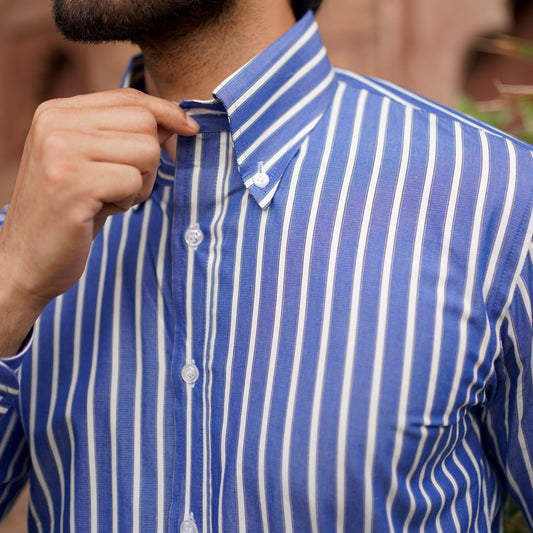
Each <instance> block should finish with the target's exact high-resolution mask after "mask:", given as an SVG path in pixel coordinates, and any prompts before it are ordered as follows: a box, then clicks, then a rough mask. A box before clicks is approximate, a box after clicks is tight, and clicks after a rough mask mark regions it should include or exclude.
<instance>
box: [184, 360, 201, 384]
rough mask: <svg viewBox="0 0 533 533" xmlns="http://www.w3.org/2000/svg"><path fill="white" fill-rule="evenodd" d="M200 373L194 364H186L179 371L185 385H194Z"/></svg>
mask: <svg viewBox="0 0 533 533" xmlns="http://www.w3.org/2000/svg"><path fill="white" fill-rule="evenodd" d="M199 376H200V372H199V371H198V368H197V366H196V365H195V364H194V363H187V364H186V365H185V366H184V367H183V368H182V369H181V377H182V378H183V381H185V383H189V384H192V383H196V380H197V379H198V378H199Z"/></svg>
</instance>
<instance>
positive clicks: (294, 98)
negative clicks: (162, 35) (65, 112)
mask: <svg viewBox="0 0 533 533" xmlns="http://www.w3.org/2000/svg"><path fill="white" fill-rule="evenodd" d="M123 86H133V87H136V88H138V89H140V90H143V89H144V76H143V72H142V56H137V57H136V58H134V60H133V61H132V63H131V65H130V68H129V69H128V71H127V73H126V76H125V78H124V81H123ZM334 92H335V84H334V71H333V69H332V67H331V64H330V62H329V59H328V57H327V54H326V50H325V48H324V45H323V43H322V40H321V38H320V35H319V33H318V27H317V24H316V21H315V19H314V17H313V14H312V13H311V12H308V13H307V14H306V15H305V16H304V17H303V18H302V19H300V20H299V21H298V22H297V23H296V25H295V26H293V27H292V28H291V29H290V30H289V31H288V32H287V33H286V34H284V35H283V36H282V37H281V38H280V39H278V40H277V41H276V42H275V43H273V44H272V45H271V46H269V47H268V48H267V49H266V50H264V51H263V52H261V53H260V54H259V55H258V56H256V57H255V58H254V59H252V60H251V61H250V62H248V63H247V64H246V65H244V66H243V67H242V68H240V69H239V70H238V71H237V72H235V73H234V74H233V75H231V76H230V77H229V78H227V79H226V80H225V81H224V82H222V83H221V84H220V85H219V86H218V87H217V88H216V89H215V90H214V92H213V97H214V101H213V102H211V103H206V102H202V103H200V102H198V103H197V105H203V106H207V107H209V106H214V107H218V106H220V104H222V107H223V109H224V110H225V111H226V113H227V116H228V120H229V126H230V132H231V136H232V140H233V145H234V154H235V158H236V161H237V164H238V166H239V171H240V175H241V177H242V180H243V182H244V185H245V187H246V188H247V189H248V190H249V192H250V193H251V195H252V196H253V197H254V198H255V200H256V201H257V203H258V204H259V205H260V206H261V207H262V208H266V207H268V205H270V202H271V201H272V198H273V197H274V194H275V192H276V190H277V188H278V185H279V183H280V180H281V177H282V175H283V172H284V170H285V168H286V167H287V165H288V163H289V162H290V160H291V159H292V158H293V157H294V155H295V154H296V153H297V151H298V149H299V147H300V145H301V144H302V142H303V141H304V139H305V138H306V137H307V135H308V134H309V133H310V132H311V130H312V129H313V128H314V127H315V125H316V124H317V123H318V121H319V120H320V118H321V117H322V115H323V114H324V112H325V111H326V109H327V108H328V106H329V104H330V102H331V100H332V98H333V93H334ZM181 105H182V107H184V109H186V110H187V109H188V108H191V102H182V103H181ZM169 171H170V168H169V162H168V161H165V159H164V158H163V159H162V168H161V169H160V173H161V172H163V173H164V174H167V175H168V174H169Z"/></svg>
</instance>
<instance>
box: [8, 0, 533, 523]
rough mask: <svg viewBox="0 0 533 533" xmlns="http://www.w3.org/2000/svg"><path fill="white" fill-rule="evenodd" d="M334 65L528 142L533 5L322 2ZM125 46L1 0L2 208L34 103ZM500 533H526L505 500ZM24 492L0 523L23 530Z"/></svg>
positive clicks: (102, 84)
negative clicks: (65, 28) (73, 32)
mask: <svg viewBox="0 0 533 533" xmlns="http://www.w3.org/2000/svg"><path fill="white" fill-rule="evenodd" d="M318 20H319V24H320V28H321V33H322V36H323V39H324V41H325V43H326V45H327V47H328V50H329V53H330V57H331V59H332V62H333V63H334V64H336V65H339V66H342V67H345V68H349V69H351V70H355V71H357V72H359V73H362V74H367V75H370V76H377V77H382V78H387V79H389V80H392V81H394V82H396V83H398V84H400V85H403V86H405V87H407V88H409V89H412V90H414V91H416V92H418V93H421V94H422V95H424V96H427V97H428V98H431V99H434V100H437V101H439V102H441V103H443V104H445V105H447V106H451V107H455V108H459V109H461V110H463V111H466V112H468V113H470V114H474V115H477V116H479V117H481V118H483V119H485V120H489V121H491V122H493V123H494V124H496V125H497V126H499V127H500V128H504V129H506V130H507V131H510V132H511V133H513V134H515V135H517V136H520V137H523V138H525V139H527V140H530V142H531V141H533V133H532V132H533V103H532V102H533V89H532V87H533V62H531V61H532V60H533V47H532V46H531V45H530V40H531V41H533V0H446V1H444V2H443V1H442V0H324V4H323V7H322V9H321V11H320V13H319V16H318ZM134 53H136V49H135V48H134V47H132V46H128V45H106V46H97V47H91V46H87V45H79V44H73V43H69V42H66V41H65V40H64V39H63V38H62V37H61V36H60V35H59V34H58V32H57V31H56V29H55V26H54V23H53V21H52V18H51V15H50V2H48V1H45V0H18V1H16V2H14V1H13V0H0V204H2V205H3V204H5V203H6V202H7V201H8V200H9V197H10V194H11V191H12V187H13V181H14V177H15V175H16V171H17V164H18V159H19V157H20V154H21V151H22V148H23V145H24V139H25V136H26V132H27V130H28V127H29V124H30V122H31V118H32V115H33V112H34V110H35V107H36V106H37V105H38V104H39V102H41V101H43V100H47V99H49V98H54V97H62V96H69V95H72V94H79V93H87V92H93V91H97V90H104V89H109V88H115V87H117V85H118V83H119V82H120V79H121V77H122V73H123V71H124V68H125V67H126V65H127V62H128V59H129V58H130V56H131V55H132V54H134ZM508 505H509V510H508V523H507V526H506V531H508V532H509V533H511V532H513V531H526V529H525V528H523V522H522V519H521V517H520V516H519V513H517V511H516V508H515V507H514V506H513V504H512V502H509V504H508ZM26 509H27V493H24V494H23V495H22V497H21V498H20V499H19V502H18V503H17V505H16V506H15V508H14V509H13V511H12V512H11V514H10V515H9V517H8V518H7V519H6V521H4V523H3V524H2V525H0V533H22V532H23V531H26Z"/></svg>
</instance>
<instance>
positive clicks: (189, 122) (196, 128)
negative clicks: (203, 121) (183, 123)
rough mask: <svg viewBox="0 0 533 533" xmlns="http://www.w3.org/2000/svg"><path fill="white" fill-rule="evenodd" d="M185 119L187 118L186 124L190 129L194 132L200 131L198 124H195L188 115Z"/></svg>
mask: <svg viewBox="0 0 533 533" xmlns="http://www.w3.org/2000/svg"><path fill="white" fill-rule="evenodd" d="M185 117H186V118H187V124H188V125H189V126H190V127H191V129H193V130H195V131H199V130H200V124H198V122H196V120H194V119H193V118H192V117H191V116H189V115H185Z"/></svg>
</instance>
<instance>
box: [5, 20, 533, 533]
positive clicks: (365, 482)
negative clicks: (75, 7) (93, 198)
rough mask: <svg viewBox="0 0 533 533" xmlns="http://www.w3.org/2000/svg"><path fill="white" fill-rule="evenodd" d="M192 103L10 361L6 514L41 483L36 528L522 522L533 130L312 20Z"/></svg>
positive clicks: (530, 482) (532, 475)
mask: <svg viewBox="0 0 533 533" xmlns="http://www.w3.org/2000/svg"><path fill="white" fill-rule="evenodd" d="M126 83H128V84H130V85H132V86H135V87H142V85H143V78H142V60H141V59H139V58H138V59H137V60H135V61H134V62H133V64H132V67H131V68H130V70H129V73H128V76H127V80H126ZM182 106H183V107H184V109H185V110H186V111H187V112H188V113H189V114H190V115H192V116H194V117H195V118H196V119H197V120H198V122H199V123H200V125H201V131H200V133H199V134H198V135H197V136H196V137H192V138H186V137H183V138H180V139H179V140H178V148H177V154H176V163H175V164H174V163H173V161H172V159H170V158H169V157H168V156H166V155H165V154H163V155H162V163H161V167H160V170H159V173H158V177H157V181H156V184H155V188H154V190H153V194H152V195H151V197H150V198H149V199H148V200H147V201H146V202H144V203H143V204H141V205H140V206H138V207H137V208H134V209H131V210H129V211H128V212H127V213H125V214H123V215H117V216H114V217H112V218H111V219H109V220H108V222H107V224H106V226H105V227H104V229H103V231H102V232H101V233H100V235H99V236H98V237H97V239H96V240H95V242H94V245H93V248H92V251H91V254H90V257H89V261H88V265H87V269H86V271H85V273H84V275H83V277H82V278H81V280H80V282H79V283H78V284H77V285H76V286H75V287H74V288H73V289H72V290H70V291H69V292H67V293H66V294H65V295H63V296H62V297H60V298H58V299H57V300H55V301H54V302H52V303H51V304H50V305H49V306H48V307H47V309H46V310H45V312H44V313H43V315H42V316H41V318H40V320H39V321H38V323H37V324H36V326H35V329H34V338H33V342H32V344H31V346H30V347H29V348H28V349H27V351H26V353H23V354H19V355H17V356H15V357H14V358H12V359H8V360H5V361H3V362H1V363H0V396H1V401H0V409H1V412H2V416H1V417H0V457H1V459H0V504H1V506H2V508H3V511H2V512H5V510H6V509H7V508H8V506H9V504H10V502H11V501H12V499H13V498H14V497H15V495H16V494H17V493H18V492H19V491H20V490H21V487H22V486H23V485H24V483H25V482H26V480H27V479H28V478H29V480H30V486H31V497H30V511H29V529H30V531H32V532H34V531H38V532H41V531H43V532H44V531H58V532H64V531H77V532H83V531H94V532H95V531H106V532H108V531H110V532H117V531H133V532H143V533H144V532H164V531H178V530H181V531H182V532H194V531H203V532H217V531H226V532H229V531H231V532H233V531H238V532H246V531H249V532H258V531H265V532H266V531H272V532H280V531H286V532H308V531H309V532H313V533H314V532H318V531H321V532H331V531H337V532H341V531H364V532H371V531H375V532H382V531H428V532H429V531H441V532H445V533H448V532H450V531H458V532H464V531H476V532H488V531H501V530H502V529H503V528H502V505H503V501H504V499H505V496H506V494H507V493H508V492H509V493H511V494H512V496H513V497H514V498H515V500H516V501H517V502H518V503H519V505H520V506H521V507H522V509H523V512H524V514H525V516H526V518H527V519H528V521H529V523H530V525H533V520H532V513H533V511H532V509H533V409H532V408H531V405H532V403H533V368H532V364H531V363H532V361H531V354H532V350H533V345H532V319H533V318H532V315H533V311H532V296H531V292H532V287H533V246H532V244H531V240H532V233H533V217H532V199H533V190H532V176H533V159H532V153H531V150H530V148H529V147H528V146H526V145H524V144H522V143H520V142H519V141H516V140H513V139H510V138H508V137H506V136H505V135H503V134H501V133H499V132H497V131H495V130H494V129H492V128H490V127H489V126H486V125H482V124H478V123H476V122H475V121H473V120H472V119H469V118H466V117H463V116H461V115H459V114H457V113H454V112H452V111H449V110H447V109H444V108H442V107H439V106H437V105H436V104H433V103H431V102H428V101H426V100H425V99H423V98H421V97H418V96H416V95H413V94H411V93H409V92H407V91H404V90H402V89H400V88H397V87H395V86H393V85H391V84H388V83H386V82H383V81H379V80H373V79H368V78H364V77H362V76H359V75H355V74H352V73H349V72H346V71H342V70H339V69H334V68H332V67H331V65H330V63H329V60H328V57H327V55H326V52H325V50H324V47H323V45H322V42H321V40H320V37H319V35H318V33H317V27H316V23H315V21H314V19H313V17H312V15H311V14H308V15H306V16H305V17H304V18H303V19H302V20H301V21H299V22H298V23H297V25H296V26H295V27H293V28H292V29H291V30H290V31H289V32H288V33H287V34H285V35H284V36H283V37H282V38H281V39H280V40H278V41H277V42H276V43H274V44H273V45H272V46H271V47H269V48H268V49H267V50H265V51H264V52H263V53H262V54H260V55H259V56H258V57H257V58H255V59H254V60H253V61H251V62H250V63H248V64H247V65H246V66H245V67H243V68H242V69H240V70H239V71H238V72H237V73H235V74H234V75H233V76H232V77H230V78H229V79H227V80H226V81H225V82H224V83H223V84H221V85H220V86H219V87H217V88H216V90H215V92H214V98H213V100H212V101H209V102H196V101H187V102H183V103H182ZM528 406H529V407H528Z"/></svg>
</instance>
